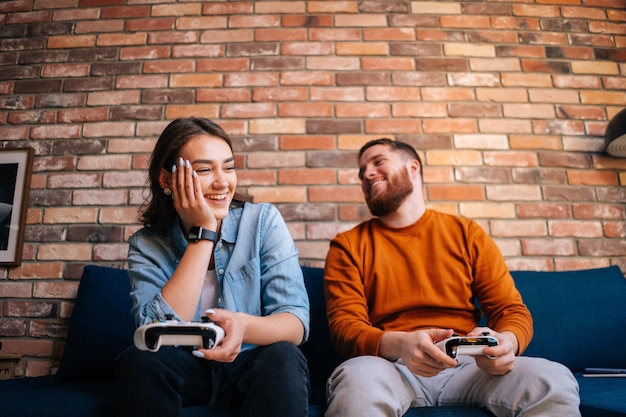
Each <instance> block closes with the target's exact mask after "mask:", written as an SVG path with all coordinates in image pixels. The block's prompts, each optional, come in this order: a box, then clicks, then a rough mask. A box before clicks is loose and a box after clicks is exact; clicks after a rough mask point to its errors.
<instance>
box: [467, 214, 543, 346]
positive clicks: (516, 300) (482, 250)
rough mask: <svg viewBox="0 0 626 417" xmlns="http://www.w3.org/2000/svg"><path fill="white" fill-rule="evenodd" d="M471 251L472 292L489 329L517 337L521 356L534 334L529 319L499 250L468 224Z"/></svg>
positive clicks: (478, 227)
mask: <svg viewBox="0 0 626 417" xmlns="http://www.w3.org/2000/svg"><path fill="white" fill-rule="evenodd" d="M470 230H471V232H470V235H471V236H473V237H472V238H471V240H470V252H471V253H472V257H473V258H474V262H473V268H474V271H473V272H474V280H473V282H474V284H473V292H474V294H475V295H476V297H477V298H478V301H479V303H480V305H481V309H482V310H483V313H484V314H485V315H486V316H487V323H488V326H489V327H490V328H492V329H494V330H495V331H497V332H498V333H501V332H503V331H510V332H512V333H513V334H515V336H516V337H517V342H518V351H517V354H518V355H521V354H522V353H523V352H524V350H525V349H526V347H528V344H529V343H530V340H531V339H532V335H533V325H532V317H531V315H530V311H529V310H528V308H527V307H526V305H525V304H524V302H523V300H522V296H521V295H520V293H519V291H518V290H517V288H515V282H514V281H513V277H512V276H511V274H510V273H509V270H508V268H507V266H506V263H505V261H504V258H503V257H502V254H501V253H500V250H499V248H498V247H497V245H496V244H495V242H494V241H493V240H492V239H491V237H490V236H488V235H487V233H486V232H485V231H484V230H483V229H482V228H480V226H478V225H477V224H476V223H474V222H471V223H470Z"/></svg>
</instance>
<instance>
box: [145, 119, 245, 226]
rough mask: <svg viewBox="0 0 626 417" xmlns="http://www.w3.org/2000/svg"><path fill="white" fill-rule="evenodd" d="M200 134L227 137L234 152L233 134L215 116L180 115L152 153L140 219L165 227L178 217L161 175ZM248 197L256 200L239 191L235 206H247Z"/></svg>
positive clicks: (233, 203) (166, 129) (235, 196)
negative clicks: (245, 204)
mask: <svg viewBox="0 0 626 417" xmlns="http://www.w3.org/2000/svg"><path fill="white" fill-rule="evenodd" d="M200 134H208V135H211V136H217V137H219V138H221V139H223V140H224V142H226V143H227V144H228V147H229V148H230V150H231V152H232V150H233V145H232V142H231V140H230V137H229V136H228V134H227V133H226V132H225V131H224V129H222V127H221V126H219V125H218V124H217V123H215V122H213V121H212V120H209V119H206V118H201V117H190V118H184V119H176V120H174V121H172V122H171V123H170V124H169V125H167V127H166V128H165V130H163V133H161V136H159V139H158V140H157V143H156V145H155V146H154V150H153V151H152V156H151V157H150V166H149V168H148V185H149V187H150V195H149V196H148V198H147V199H146V201H145V202H144V204H143V206H142V209H141V211H140V220H141V222H142V223H143V225H144V226H146V227H152V228H155V229H161V230H164V229H166V228H167V226H168V225H169V224H171V222H172V219H175V218H176V217H178V216H177V214H176V210H175V209H174V203H173V202H172V197H171V196H168V195H166V194H165V193H164V192H163V190H162V189H161V184H160V182H159V177H160V175H161V170H162V169H166V170H167V171H170V170H171V167H172V165H174V164H176V163H177V162H176V161H177V160H178V158H179V156H180V152H181V150H182V148H183V147H184V146H185V145H186V144H187V142H188V141H189V139H191V138H192V137H194V136H197V135H200ZM248 201H252V199H251V198H250V197H249V196H247V195H245V194H241V193H237V192H235V195H234V197H233V201H232V203H231V206H243V204H244V203H246V202H248Z"/></svg>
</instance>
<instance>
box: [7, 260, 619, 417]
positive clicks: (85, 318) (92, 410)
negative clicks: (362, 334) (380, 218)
mask: <svg viewBox="0 0 626 417" xmlns="http://www.w3.org/2000/svg"><path fill="white" fill-rule="evenodd" d="M303 271H304V274H305V281H306V286H307V290H308V291H309V297H310V300H311V338H310V340H309V341H308V342H307V343H305V344H304V345H302V347H301V349H302V350H303V352H304V354H305V355H306V357H307V359H308V361H309V367H310V374H311V383H312V386H313V392H312V397H311V401H310V404H311V405H310V407H309V416H319V417H321V416H322V415H323V410H324V402H325V400H324V385H325V381H326V378H327V377H328V375H329V374H330V372H331V371H332V370H333V369H334V367H335V366H336V365H337V364H338V363H339V362H340V361H341V360H342V358H341V357H340V356H339V355H338V354H337V352H336V351H335V350H334V348H333V347H332V345H331V343H330V340H329V336H328V327H327V324H326V316H325V307H324V294H323V283H322V280H323V275H322V274H323V271H322V270H321V269H319V268H309V267H303ZM512 275H513V277H514V279H515V281H516V284H517V286H518V288H519V290H520V292H521V293H522V296H523V298H524V301H525V302H526V304H527V305H528V307H529V309H530V310H531V312H532V314H533V317H534V321H535V336H534V339H533V341H532V342H531V344H530V346H529V348H528V350H527V351H526V353H525V354H526V355H529V356H542V357H546V358H549V359H552V360H555V361H559V362H561V363H563V364H565V365H567V366H568V367H569V368H570V369H571V370H572V371H573V372H574V373H575V375H576V377H577V378H578V381H579V383H580V396H581V411H582V414H583V416H585V417H590V416H594V417H609V416H611V417H613V416H626V378H585V377H583V376H582V374H581V372H582V370H583V369H584V368H585V367H612V368H626V357H625V356H624V352H623V347H624V346H626V331H625V330H626V280H624V276H623V275H622V273H621V272H620V270H619V268H618V267H616V266H613V267H607V268H600V269H589V270H582V271H569V272H512ZM128 291H129V284H128V276H127V274H126V271H125V270H120V269H113V268H108V267H102V266H87V267H85V269H84V272H83V276H82V278H81V283H80V286H79V289H78V295H77V299H76V305H75V308H74V311H73V314H72V318H71V321H70V326H69V330H68V340H67V344H66V348H65V351H64V353H63V357H62V359H61V362H60V367H59V369H58V372H57V374H56V375H50V376H41V377H33V378H17V379H12V380H2V381H0V416H3V417H23V416H26V417H31V416H37V417H51V416H54V417H100V416H102V417H111V416H113V415H114V414H115V411H114V396H113V393H114V386H113V385H114V383H113V380H112V378H113V369H114V360H115V357H116V355H117V354H118V353H119V352H120V351H121V350H123V349H124V348H125V347H126V346H127V345H129V344H130V343H131V342H132V335H133V331H134V323H133V319H132V318H131V316H130V314H129V310H130V303H131V301H130V297H129V295H128ZM183 416H184V417H196V416H204V417H207V416H211V417H234V416H237V410H233V409H216V408H214V409H209V407H208V406H194V407H186V408H185V409H184V412H183ZM405 416H408V417H417V416H437V417H442V416H456V417H463V416H467V417H470V416H491V414H490V413H488V412H487V411H486V410H481V409H478V408H448V407H445V408H444V407H441V408H439V407H436V408H413V409H411V410H409V412H408V413H407V414H406V415H405ZM286 417H287V416H286Z"/></svg>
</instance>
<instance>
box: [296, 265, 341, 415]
mask: <svg viewBox="0 0 626 417" xmlns="http://www.w3.org/2000/svg"><path fill="white" fill-rule="evenodd" d="M302 272H303V273H304V284H305V286H306V289H307V293H308V295H309V303H310V305H311V331H310V335H309V340H308V341H307V342H305V343H304V344H303V345H302V346H300V349H301V350H302V353H304V356H306V358H307V362H308V364H309V375H310V377H311V385H312V386H313V391H312V393H311V395H312V396H311V403H313V404H323V403H325V392H324V389H325V387H326V380H327V379H328V377H329V376H330V374H331V372H332V371H333V370H334V369H335V367H336V366H337V365H339V364H340V363H341V362H342V360H343V358H342V357H341V355H339V353H338V352H337V350H336V349H335V348H334V346H333V344H332V343H331V341H330V332H329V330H328V321H327V320H326V301H325V298H324V270H323V269H322V268H312V267H306V266H304V267H302Z"/></svg>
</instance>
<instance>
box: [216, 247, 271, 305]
mask: <svg viewBox="0 0 626 417" xmlns="http://www.w3.org/2000/svg"><path fill="white" fill-rule="evenodd" d="M222 297H223V300H224V307H225V308H226V309H227V310H230V311H237V312H242V313H247V314H252V315H255V316H260V315H261V298H262V295H261V265H260V264H259V259H258V258H254V259H251V260H249V261H248V262H246V263H245V264H243V265H241V266H239V267H238V268H227V269H226V272H225V275H224V282H223V294H222Z"/></svg>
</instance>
